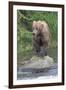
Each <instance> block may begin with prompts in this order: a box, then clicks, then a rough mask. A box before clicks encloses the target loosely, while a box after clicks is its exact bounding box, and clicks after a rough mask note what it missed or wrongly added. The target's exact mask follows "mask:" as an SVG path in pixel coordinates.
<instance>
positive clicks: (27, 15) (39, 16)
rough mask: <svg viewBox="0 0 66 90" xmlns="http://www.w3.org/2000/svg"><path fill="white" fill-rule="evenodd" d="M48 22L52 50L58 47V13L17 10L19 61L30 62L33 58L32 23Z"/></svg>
mask: <svg viewBox="0 0 66 90" xmlns="http://www.w3.org/2000/svg"><path fill="white" fill-rule="evenodd" d="M34 20H42V21H44V20H45V21H46V22H47V23H48V25H49V28H50V32H51V46H50V47H51V48H56V47H57V30H58V26H57V25H58V15H57V12H48V11H30V10H29V11H28V10H17V60H18V63H19V62H21V61H25V60H29V59H30V58H31V57H32V56H33V50H32V49H33V47H32V22H33V21H34Z"/></svg>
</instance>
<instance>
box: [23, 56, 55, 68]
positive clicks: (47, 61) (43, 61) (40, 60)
mask: <svg viewBox="0 0 66 90" xmlns="http://www.w3.org/2000/svg"><path fill="white" fill-rule="evenodd" d="M53 63H54V60H53V58H51V57H49V56H45V57H37V56H33V57H32V58H31V59H30V62H29V63H26V64H24V65H23V66H22V67H23V68H36V69H40V68H46V67H50V66H51V65H53Z"/></svg>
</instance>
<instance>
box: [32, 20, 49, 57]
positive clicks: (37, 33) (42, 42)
mask: <svg viewBox="0 0 66 90" xmlns="http://www.w3.org/2000/svg"><path fill="white" fill-rule="evenodd" d="M32 29H33V47H34V50H35V52H36V54H37V55H39V56H46V55H47V50H48V48H49V45H50V31H49V26H48V24H47V23H46V22H45V21H33V24H32Z"/></svg>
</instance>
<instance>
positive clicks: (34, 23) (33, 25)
mask: <svg viewBox="0 0 66 90" xmlns="http://www.w3.org/2000/svg"><path fill="white" fill-rule="evenodd" d="M36 23H37V22H36V21H33V24H32V29H35V28H36Z"/></svg>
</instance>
